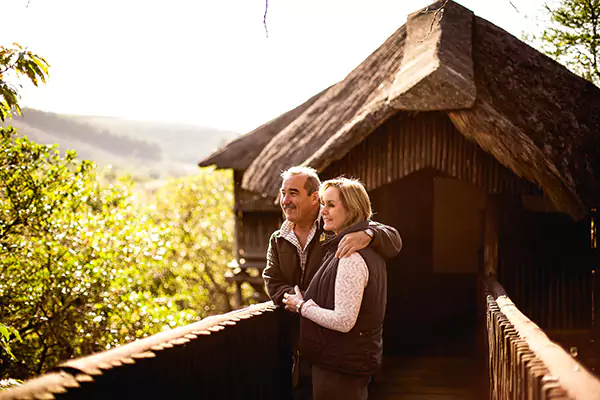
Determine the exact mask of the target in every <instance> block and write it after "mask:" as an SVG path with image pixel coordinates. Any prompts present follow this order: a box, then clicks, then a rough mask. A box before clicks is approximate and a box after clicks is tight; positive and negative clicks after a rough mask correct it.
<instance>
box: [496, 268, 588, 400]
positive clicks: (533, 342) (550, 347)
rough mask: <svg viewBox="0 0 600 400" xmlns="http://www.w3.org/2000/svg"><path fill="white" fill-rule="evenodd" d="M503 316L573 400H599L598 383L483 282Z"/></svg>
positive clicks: (501, 290)
mask: <svg viewBox="0 0 600 400" xmlns="http://www.w3.org/2000/svg"><path fill="white" fill-rule="evenodd" d="M485 284H486V289H487V291H488V293H489V294H491V295H492V297H493V298H494V300H495V301H496V303H497V304H498V307H499V310H500V312H502V313H503V314H504V315H505V316H506V318H507V319H508V320H509V321H510V323H511V324H512V325H513V326H514V328H515V330H516V332H517V334H518V335H519V337H521V339H523V340H524V341H525V342H527V344H528V345H529V348H530V349H531V351H533V352H534V353H535V355H536V356H537V357H538V358H539V359H540V360H541V361H542V362H543V363H544V364H545V365H546V367H547V368H548V370H549V371H550V374H551V375H552V377H554V378H557V379H558V381H559V382H560V384H561V385H562V387H563V388H564V389H565V390H566V391H567V392H568V394H569V396H571V397H572V398H573V399H600V380H599V379H598V378H596V377H595V376H594V375H593V374H591V373H590V372H589V371H588V370H587V369H585V367H583V366H582V365H581V364H580V363H578V362H577V361H576V360H575V359H574V358H573V357H571V356H570V355H569V354H568V353H567V352H566V351H565V350H564V349H563V348H562V347H560V346H559V345H558V344H556V343H554V342H552V341H551V340H550V339H549V338H548V336H546V334H545V333H544V331H543V330H542V329H540V328H539V327H538V326H537V325H536V324H535V323H534V322H533V321H531V320H530V319H529V318H527V317H526V316H525V315H523V313H521V311H519V309H518V308H517V306H515V304H514V303H513V302H512V301H511V300H510V298H509V297H508V295H507V294H506V291H505V290H504V288H503V287H502V285H500V284H499V283H498V282H497V281H496V280H493V279H490V280H488V281H486V282H485Z"/></svg>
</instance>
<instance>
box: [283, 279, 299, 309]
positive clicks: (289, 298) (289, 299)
mask: <svg viewBox="0 0 600 400" xmlns="http://www.w3.org/2000/svg"><path fill="white" fill-rule="evenodd" d="M294 292H296V293H294V294H289V293H285V294H284V295H283V300H282V302H283V304H285V309H286V310H288V311H291V312H298V308H299V306H300V305H301V303H303V302H304V296H302V292H301V291H300V288H299V287H298V285H296V286H294Z"/></svg>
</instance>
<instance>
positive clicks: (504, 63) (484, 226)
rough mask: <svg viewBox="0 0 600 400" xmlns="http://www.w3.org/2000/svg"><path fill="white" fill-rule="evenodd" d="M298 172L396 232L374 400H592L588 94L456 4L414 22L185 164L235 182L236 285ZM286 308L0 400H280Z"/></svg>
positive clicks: (597, 157) (192, 330) (597, 384)
mask: <svg viewBox="0 0 600 400" xmlns="http://www.w3.org/2000/svg"><path fill="white" fill-rule="evenodd" d="M442 3H445V10H444V12H443V18H440V13H435V10H437V9H438V8H439V7H440V6H441V5H442ZM434 18H435V19H436V20H435V21H433V19H434ZM297 164H305V165H310V166H312V167H314V168H316V169H317V170H318V171H319V173H320V176H321V177H322V178H323V179H327V178H332V177H336V176H338V175H341V174H343V175H345V176H352V177H356V178H359V179H361V180H362V181H363V182H364V183H365V185H366V187H367V189H368V191H369V194H370V196H371V200H372V203H373V209H374V211H375V213H376V214H375V217H374V219H375V220H377V221H380V222H383V223H386V224H388V225H392V226H394V227H396V228H397V229H398V231H399V232H400V233H401V235H402V238H403V242H404V248H403V250H402V252H401V253H400V255H399V256H398V257H396V258H395V259H392V260H389V262H388V285H389V288H388V309H387V317H386V321H385V325H384V364H383V369H382V372H381V373H380V374H378V375H377V376H376V377H375V382H374V385H373V387H372V388H371V389H372V390H371V392H370V393H371V395H370V398H373V399H395V398H397V399H434V398H435V399H482V398H490V399H597V398H600V381H599V380H598V379H597V378H596V377H595V376H594V374H595V371H598V370H599V368H600V363H599V361H598V360H597V357H598V356H600V351H599V348H598V345H597V344H598V343H600V326H599V324H598V321H599V315H598V314H599V312H598V310H600V302H598V294H600V291H599V289H598V288H599V287H600V283H599V282H600V281H599V280H598V279H596V268H597V265H598V261H599V257H598V254H597V252H596V236H595V232H596V229H595V221H596V214H597V211H596V210H597V207H598V206H599V203H600V192H599V189H598V186H597V181H598V177H600V89H599V88H598V87H596V86H594V85H593V84H591V83H590V82H587V81H585V80H584V79H582V78H580V77H578V76H576V75H574V74H572V73H571V72H569V71H568V70H567V69H566V68H565V67H563V66H562V65H560V64H558V63H556V62H555V61H553V60H552V59H550V58H548V57H547V56H545V55H543V54H541V53H540V52H538V51H537V50H535V49H533V48H531V47H530V46H528V45H527V44H525V43H523V42H522V41H520V40H519V39H517V38H515V37H514V36H512V35H510V34H509V33H507V32H505V31H504V30H502V29H500V28H499V27H497V26H495V25H493V24H491V23H490V22H488V21H486V20H484V19H482V18H480V17H477V16H475V15H474V14H473V13H472V12H471V11H470V10H468V9H466V8H464V7H462V6H461V5H459V4H457V3H456V2H453V1H449V2H437V3H434V4H432V5H431V6H429V7H428V8H427V9H425V10H420V11H417V12H415V13H414V14H411V15H410V16H409V17H408V20H407V22H406V24H405V25H404V26H402V27H400V28H399V29H398V30H397V31H396V32H395V33H394V34H393V35H392V36H391V37H390V38H389V39H387V40H386V41H385V43H383V44H382V45H381V47H379V48H378V49H377V50H376V51H375V52H374V53H373V54H371V55H370V56H369V57H368V58H367V59H366V60H365V61H364V62H363V63H362V64H360V65H359V66H358V67H356V69H355V70H354V71H352V72H351V73H350V74H349V75H348V76H347V77H346V78H345V79H344V80H343V81H341V82H339V83H337V84H335V85H333V86H331V87H329V88H327V89H325V90H323V91H322V92H321V93H318V94H316V95H315V96H314V97H312V98H311V99H309V100H308V101H307V102H305V103H304V104H302V105H300V106H298V107H297V108H295V109H293V110H291V111H289V112H287V113H285V114H283V115H281V116H280V117H278V118H276V119H274V120H272V121H270V122H268V123H266V124H264V125H263V126H261V127H259V128H257V129H255V130H254V131H252V132H250V133H247V134H245V135H243V136H241V137H240V138H238V139H236V140H234V141H232V142H230V143H228V144H227V145H225V146H224V147H223V148H221V149H219V150H218V151H217V152H215V153H214V154H213V155H211V156H210V157H208V158H207V159H205V160H203V161H201V162H200V165H201V166H209V165H216V166H217V167H218V168H230V169H233V170H234V180H235V212H236V214H235V215H236V252H237V257H238V261H239V268H237V269H236V270H235V271H234V273H232V275H231V276H230V277H229V279H230V280H231V281H232V282H236V283H237V284H238V285H241V284H242V283H243V282H249V283H250V284H252V285H254V286H255V287H256V288H260V287H262V281H261V278H260V272H261V270H262V268H263V267H264V263H265V253H266V248H267V243H268V239H269V236H270V234H271V233H272V232H273V231H274V230H276V229H278V227H279V226H280V224H281V222H282V214H281V212H280V209H279V207H278V205H277V204H276V196H277V193H278V189H279V186H280V184H281V178H280V176H279V175H280V173H281V171H282V170H284V169H286V168H288V167H290V166H292V165H297ZM284 312H285V311H283V310H281V309H274V307H273V306H272V304H271V303H267V302H265V303H263V304H259V305H255V306H251V307H250V308H246V309H243V310H239V311H235V312H233V313H230V314H226V315H222V316H215V317H210V318H207V319H206V320H203V321H200V322H198V323H196V324H192V325H190V326H187V327H181V328H177V329H176V330H173V331H170V332H164V333H161V334H159V335H155V336H153V337H151V338H147V339H143V340H140V341H137V342H134V343H131V344H128V345H125V346H122V347H121V348H117V349H113V350H110V351H108V352H105V353H100V354H99V355H95V356H91V357H86V358H83V359H79V360H71V361H68V362H65V363H64V364H63V365H61V366H58V367H57V368H56V369H55V370H54V371H53V372H52V373H53V374H54V375H52V374H50V375H44V376H42V377H40V378H37V379H36V380H34V381H33V382H31V383H29V384H26V385H24V386H23V387H22V388H19V389H15V390H13V391H9V392H7V394H5V395H4V397H3V395H2V394H0V399H5V398H6V399H9V398H11V399H12V398H20V397H19V394H25V395H29V396H30V397H28V398H38V397H35V396H34V395H32V393H34V394H36V393H37V394H40V396H43V395H46V394H52V395H53V396H55V397H56V398H105V397H111V398H135V397H136V396H138V395H142V394H143V396H144V398H161V396H167V397H171V398H180V397H181V396H186V397H197V398H209V399H212V398H224V399H225V398H232V399H234V398H242V397H243V398H245V399H255V398H256V399H283V398H289V395H290V392H289V390H290V389H289V372H290V368H289V360H288V359H287V358H286V355H287V354H288V353H287V352H288V351H289V343H287V342H285V340H284V339H283V337H284V336H282V335H278V334H277V332H278V330H279V329H281V325H280V320H279V319H278V316H279V315H280V314H281V313H284ZM538 327H539V328H538ZM540 328H541V329H540ZM557 343H558V344H557ZM94 357H95V358H94ZM173 396H175V397H173ZM177 396H180V397H177ZM24 398H25V397H24ZM39 398H50V397H39Z"/></svg>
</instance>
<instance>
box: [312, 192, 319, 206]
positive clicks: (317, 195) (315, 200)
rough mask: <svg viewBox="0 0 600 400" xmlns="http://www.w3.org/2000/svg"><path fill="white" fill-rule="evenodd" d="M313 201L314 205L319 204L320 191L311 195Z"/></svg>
mask: <svg viewBox="0 0 600 400" xmlns="http://www.w3.org/2000/svg"><path fill="white" fill-rule="evenodd" d="M311 197H312V198H311V200H312V203H313V204H319V192H318V191H314V192H312V194H311Z"/></svg>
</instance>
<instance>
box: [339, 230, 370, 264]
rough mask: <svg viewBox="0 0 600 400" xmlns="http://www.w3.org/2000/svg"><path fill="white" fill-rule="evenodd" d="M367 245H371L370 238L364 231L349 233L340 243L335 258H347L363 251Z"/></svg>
mask: <svg viewBox="0 0 600 400" xmlns="http://www.w3.org/2000/svg"><path fill="white" fill-rule="evenodd" d="M369 243H371V237H370V236H369V235H367V234H366V233H365V232H364V231H360V232H353V233H349V234H347V235H346V236H344V237H343V238H342V240H341V241H340V244H339V245H338V248H337V251H336V252H335V256H336V257H337V258H344V257H348V256H349V255H351V254H354V253H355V252H357V251H359V250H362V249H364V248H365V247H367V246H368V245H369Z"/></svg>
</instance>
